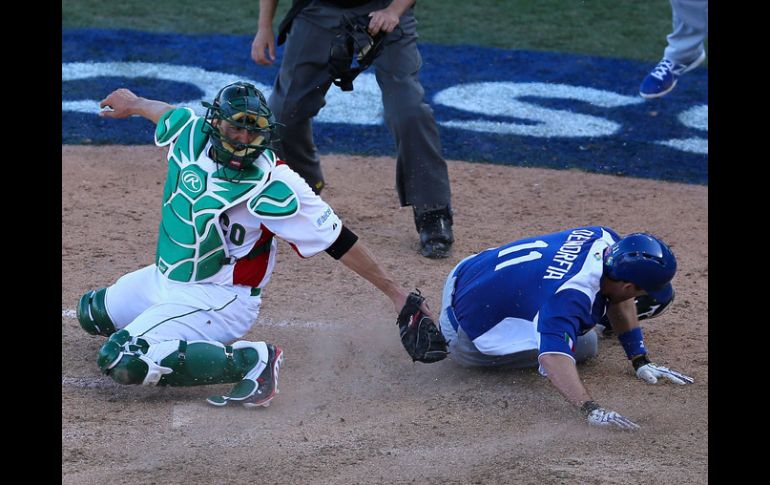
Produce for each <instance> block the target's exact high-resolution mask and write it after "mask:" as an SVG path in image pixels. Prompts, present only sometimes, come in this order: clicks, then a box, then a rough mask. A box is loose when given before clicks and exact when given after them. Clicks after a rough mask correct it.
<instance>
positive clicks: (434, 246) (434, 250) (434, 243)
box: [413, 207, 455, 259]
mask: <svg viewBox="0 0 770 485" xmlns="http://www.w3.org/2000/svg"><path fill="white" fill-rule="evenodd" d="M413 210H414V224H415V226H416V227H417V232H419V233H420V254H422V255H423V256H425V257H426V258H432V259H438V258H446V257H448V256H449V252H450V250H451V249H452V243H453V242H454V240H455V238H454V235H453V234H452V209H451V208H449V207H444V208H442V209H434V210H425V211H418V210H417V209H416V208H414V209H413Z"/></svg>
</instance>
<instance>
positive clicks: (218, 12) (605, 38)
mask: <svg viewBox="0 0 770 485" xmlns="http://www.w3.org/2000/svg"><path fill="white" fill-rule="evenodd" d="M290 5H291V1H290V0H283V1H281V2H279V4H278V13H277V14H276V18H275V23H276V26H277V23H278V21H280V19H281V18H282V17H283V13H284V12H285V11H286V10H287V9H288V8H289V6H290ZM415 8H416V14H417V20H418V21H419V22H420V24H419V27H418V32H419V33H420V37H421V39H422V40H423V41H425V42H431V43H437V44H472V45H484V46H492V47H502V48H507V49H527V50H544V51H558V52H572V53H579V54H591V55H599V56H609V57H624V58H629V59H640V60H648V61H657V60H658V59H659V58H660V57H661V55H662V53H663V48H664V47H665V45H666V35H667V34H668V33H669V32H670V30H671V7H670V5H669V3H668V1H667V0H644V1H640V0H583V1H580V0H573V1H567V0H472V1H470V2H469V1H467V0H419V1H418V2H417V6H416V7H415ZM258 12H259V2H258V1H257V0H248V1H240V2H227V1H222V2H217V1H207V2H204V1H200V0H192V1H190V0H187V1H180V0H164V1H158V0H66V1H64V0H63V1H62V26H63V27H64V28H83V27H98V28H113V29H114V28H129V29H137V30H145V31H154V32H179V33H187V34H198V33H224V34H254V33H255V32H256V25H257V17H258ZM451 52H452V51H451V49H449V50H447V54H448V55H451ZM523 68H525V67H523Z"/></svg>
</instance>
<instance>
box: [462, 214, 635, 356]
mask: <svg viewBox="0 0 770 485" xmlns="http://www.w3.org/2000/svg"><path fill="white" fill-rule="evenodd" d="M619 239H620V236H618V234H617V233H616V232H615V231H613V230H612V229H610V228H608V227H603V226H588V227H579V228H574V229H569V230H566V231H562V232H557V233H553V234H547V235H544V236H538V237H531V238H527V239H521V240H519V241H514V242H511V243H509V244H506V245H503V246H500V247H496V248H490V249H487V250H486V251H483V252H481V253H478V254H476V255H474V256H471V257H469V258H467V259H466V260H464V261H463V262H462V263H461V264H460V265H458V267H457V270H456V271H455V277H456V280H455V290H454V294H453V297H452V305H451V310H452V311H451V312H449V315H448V316H449V320H450V322H451V323H452V325H453V326H454V327H455V328H457V326H458V325H459V326H460V327H462V329H463V330H464V331H465V333H466V334H467V335H468V337H469V338H470V339H471V340H473V343H474V344H475V345H476V347H477V348H478V349H479V351H480V352H482V353H484V354H488V355H507V354H512V353H516V352H522V351H527V350H533V349H539V353H540V354H542V353H553V352H556V353H563V354H566V355H569V356H571V357H572V356H573V354H574V343H575V342H576V341H577V336H578V335H582V334H583V333H585V332H587V331H588V330H590V329H591V328H592V327H593V326H594V325H596V323H597V322H599V320H600V319H601V317H602V316H603V315H604V313H605V311H606V307H607V300H606V299H605V298H604V297H602V296H601V295H600V294H599V285H600V280H601V276H602V263H603V256H604V250H605V249H606V248H607V247H609V246H611V245H612V244H614V243H615V242H616V241H617V240H619Z"/></svg>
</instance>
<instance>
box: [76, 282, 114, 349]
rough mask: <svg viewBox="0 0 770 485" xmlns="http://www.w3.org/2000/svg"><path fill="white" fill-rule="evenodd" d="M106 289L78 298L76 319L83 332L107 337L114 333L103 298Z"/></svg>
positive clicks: (90, 292)
mask: <svg viewBox="0 0 770 485" xmlns="http://www.w3.org/2000/svg"><path fill="white" fill-rule="evenodd" d="M106 294H107V288H102V289H100V290H91V291H89V292H88V293H86V294H85V295H83V296H81V297H80V301H79V302H78V307H77V317H78V322H79V323H80V326H81V327H83V330H85V331H86V332H88V333H90V334H91V335H104V336H105V337H109V336H110V335H112V334H113V333H115V324H114V323H112V320H111V319H110V315H109V314H108V313H107V307H106V305H105V303H104V297H105V295H106Z"/></svg>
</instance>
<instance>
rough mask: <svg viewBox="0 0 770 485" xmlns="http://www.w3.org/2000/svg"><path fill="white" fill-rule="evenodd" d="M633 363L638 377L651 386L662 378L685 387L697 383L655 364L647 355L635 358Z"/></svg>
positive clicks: (679, 373)
mask: <svg viewBox="0 0 770 485" xmlns="http://www.w3.org/2000/svg"><path fill="white" fill-rule="evenodd" d="M632 363H633V364H634V369H636V377H638V378H639V379H641V380H643V381H647V382H648V383H650V384H655V383H657V382H658V379H659V378H661V377H665V378H666V379H668V380H669V381H671V382H673V383H674V384H681V385H685V384H692V383H693V382H695V380H694V379H693V378H692V377H690V376H686V375H684V374H682V373H681V372H677V371H675V370H671V369H669V368H668V367H663V366H662V365H657V364H653V363H652V362H650V361H649V360H648V359H647V356H646V355H642V356H641V357H637V358H635V359H634V360H633V361H632Z"/></svg>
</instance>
